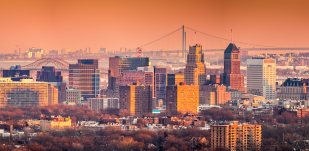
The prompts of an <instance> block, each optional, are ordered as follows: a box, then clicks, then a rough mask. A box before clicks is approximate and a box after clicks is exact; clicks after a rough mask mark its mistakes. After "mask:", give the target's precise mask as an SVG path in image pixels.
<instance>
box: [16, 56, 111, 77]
mask: <svg viewBox="0 0 309 151" xmlns="http://www.w3.org/2000/svg"><path fill="white" fill-rule="evenodd" d="M47 65H49V66H55V68H56V69H57V70H61V71H69V63H68V62H67V61H65V60H63V59H60V58H42V59H39V60H36V61H34V62H32V63H30V64H28V65H25V66H22V68H23V69H28V70H41V69H42V66H47ZM100 70H101V73H102V74H108V69H105V68H101V69H100Z"/></svg>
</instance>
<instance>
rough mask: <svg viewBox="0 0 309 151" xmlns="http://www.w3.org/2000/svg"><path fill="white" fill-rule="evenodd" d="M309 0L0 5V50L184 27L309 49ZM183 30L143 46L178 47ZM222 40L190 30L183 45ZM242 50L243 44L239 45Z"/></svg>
mask: <svg viewBox="0 0 309 151" xmlns="http://www.w3.org/2000/svg"><path fill="white" fill-rule="evenodd" d="M308 8H309V1H308V0H255V1H254V0H212V1H210V0H109V1H107V0H0V52H6V53H9V52H13V51H14V49H16V48H17V47H20V48H21V49H28V48H29V47H40V48H44V49H47V50H50V49H62V48H65V49H71V50H74V49H79V48H86V47H91V49H92V51H95V50H97V49H98V48H100V47H106V48H107V49H108V50H114V49H115V50H119V49H120V48H124V47H126V48H136V47H137V46H139V45H141V44H143V43H147V42H149V41H151V40H153V39H156V38H158V37H160V36H162V35H164V34H166V33H168V32H171V31H173V30H175V29H177V28H179V27H180V26H182V25H183V24H184V25H186V26H190V27H192V28H195V29H198V30H200V31H204V32H207V33H209V34H213V35H217V36H221V37H225V38H229V37H230V29H231V28H233V39H234V40H238V41H244V42H251V43H257V44H263V45H270V46H280V47H309V9H308ZM180 42H181V36H180V33H176V34H175V35H174V36H172V37H170V38H167V39H166V40H165V41H162V42H158V43H156V44H154V45H152V46H148V47H147V48H144V49H152V48H153V49H160V48H162V49H180V48H181V45H180ZM195 42H198V43H201V44H202V45H203V46H204V48H225V47H226V45H227V42H226V41H221V40H217V39H212V38H207V37H205V36H202V35H200V34H196V36H194V33H193V32H192V33H190V32H189V31H188V44H193V43H195ZM239 46H241V47H248V46H246V45H241V44H239Z"/></svg>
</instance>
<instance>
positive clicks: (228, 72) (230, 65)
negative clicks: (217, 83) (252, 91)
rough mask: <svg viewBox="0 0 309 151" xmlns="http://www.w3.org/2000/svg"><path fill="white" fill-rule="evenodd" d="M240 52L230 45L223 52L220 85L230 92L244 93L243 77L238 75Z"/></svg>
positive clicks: (233, 45) (232, 44)
mask: <svg viewBox="0 0 309 151" xmlns="http://www.w3.org/2000/svg"><path fill="white" fill-rule="evenodd" d="M239 54H240V51H239V48H238V47H237V46H236V45H235V44H234V43H230V44H229V45H228V46H227V48H226V49H225V51H224V72H223V74H221V78H220V79H221V83H222V84H224V85H226V86H227V87H228V88H229V89H231V90H238V91H240V92H245V88H244V75H243V74H241V73H240V55H239Z"/></svg>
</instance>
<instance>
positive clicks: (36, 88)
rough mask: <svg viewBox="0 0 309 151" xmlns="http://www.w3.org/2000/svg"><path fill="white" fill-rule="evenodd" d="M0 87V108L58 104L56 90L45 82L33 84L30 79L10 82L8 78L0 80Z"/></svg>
mask: <svg viewBox="0 0 309 151" xmlns="http://www.w3.org/2000/svg"><path fill="white" fill-rule="evenodd" d="M0 87H1V89H0V107H5V106H48V105H54V104H58V89H57V87H55V86H54V85H53V84H49V83H47V82H35V81H33V80H32V79H22V80H21V81H12V80H11V79H10V78H1V79H0Z"/></svg>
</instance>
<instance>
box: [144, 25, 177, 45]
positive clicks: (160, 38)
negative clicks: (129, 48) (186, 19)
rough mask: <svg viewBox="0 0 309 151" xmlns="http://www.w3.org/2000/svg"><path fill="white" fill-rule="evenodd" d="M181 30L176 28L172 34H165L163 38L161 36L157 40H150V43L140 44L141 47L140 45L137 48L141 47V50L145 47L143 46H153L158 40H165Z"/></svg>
mask: <svg viewBox="0 0 309 151" xmlns="http://www.w3.org/2000/svg"><path fill="white" fill-rule="evenodd" d="M181 29H182V27H180V28H177V29H176V30H174V31H172V32H170V33H168V34H165V35H163V36H161V37H159V38H157V39H155V40H152V41H150V42H147V43H144V44H142V45H140V46H138V47H141V48H142V47H145V46H149V45H151V44H153V43H156V42H158V41H160V40H162V39H164V38H167V37H169V36H171V35H173V34H174V33H176V32H178V31H180V30H181Z"/></svg>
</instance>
